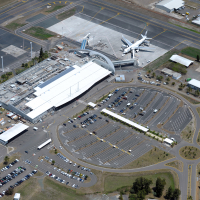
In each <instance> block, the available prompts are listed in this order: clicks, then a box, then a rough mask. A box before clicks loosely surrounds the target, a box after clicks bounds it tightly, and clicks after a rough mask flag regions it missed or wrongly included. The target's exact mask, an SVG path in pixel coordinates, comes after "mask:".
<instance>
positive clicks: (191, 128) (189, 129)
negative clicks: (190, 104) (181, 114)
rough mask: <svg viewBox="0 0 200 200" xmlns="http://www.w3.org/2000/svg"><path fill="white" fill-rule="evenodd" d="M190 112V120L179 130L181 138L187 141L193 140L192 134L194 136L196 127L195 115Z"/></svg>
mask: <svg viewBox="0 0 200 200" xmlns="http://www.w3.org/2000/svg"><path fill="white" fill-rule="evenodd" d="M191 114H192V120H191V121H190V122H189V124H188V125H187V126H186V127H185V128H184V129H183V131H182V132H181V137H182V139H183V140H185V141H186V142H189V143H192V142H193V136H194V134H195V130H196V129H195V127H196V121H195V117H194V115H193V113H192V112H191Z"/></svg>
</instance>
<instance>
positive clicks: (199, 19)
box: [192, 17, 200, 25]
mask: <svg viewBox="0 0 200 200" xmlns="http://www.w3.org/2000/svg"><path fill="white" fill-rule="evenodd" d="M192 23H193V24H196V25H200V17H197V18H196V19H194V20H193V21H192Z"/></svg>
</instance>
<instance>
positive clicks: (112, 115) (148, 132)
mask: <svg viewBox="0 0 200 200" xmlns="http://www.w3.org/2000/svg"><path fill="white" fill-rule="evenodd" d="M101 114H102V115H105V116H108V117H109V118H111V119H112V120H116V121H119V122H121V123H122V124H124V125H127V126H129V127H132V128H134V129H135V130H136V131H139V132H140V133H144V134H146V135H148V136H149V137H152V138H153V139H155V140H157V141H160V142H165V143H167V144H169V145H171V146H173V145H174V144H175V143H174V142H173V141H170V142H168V141H169V140H170V139H168V138H166V137H164V136H162V135H160V134H159V133H156V132H155V131H151V130H150V129H148V128H145V127H144V126H142V125H139V124H137V123H135V122H133V121H131V120H129V119H126V118H124V117H122V116H120V115H118V114H116V113H114V112H111V111H110V110H107V109H105V108H104V109H103V110H102V111H101Z"/></svg>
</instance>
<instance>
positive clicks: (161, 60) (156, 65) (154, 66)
mask: <svg viewBox="0 0 200 200" xmlns="http://www.w3.org/2000/svg"><path fill="white" fill-rule="evenodd" d="M178 53H179V51H178V50H176V49H172V50H171V51H169V52H167V53H165V54H164V55H162V56H160V57H159V58H157V59H156V60H154V61H153V62H151V63H149V64H148V65H147V66H146V67H144V69H145V70H146V71H148V70H151V71H153V70H155V69H158V68H159V67H160V66H162V65H163V64H165V63H166V62H167V61H169V58H170V57H171V56H172V55H174V54H178Z"/></svg>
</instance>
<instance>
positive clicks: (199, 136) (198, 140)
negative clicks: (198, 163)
mask: <svg viewBox="0 0 200 200" xmlns="http://www.w3.org/2000/svg"><path fill="white" fill-rule="evenodd" d="M197 143H198V145H199V146H200V131H199V134H198V137H197Z"/></svg>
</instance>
